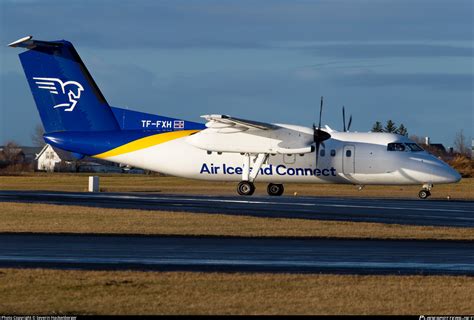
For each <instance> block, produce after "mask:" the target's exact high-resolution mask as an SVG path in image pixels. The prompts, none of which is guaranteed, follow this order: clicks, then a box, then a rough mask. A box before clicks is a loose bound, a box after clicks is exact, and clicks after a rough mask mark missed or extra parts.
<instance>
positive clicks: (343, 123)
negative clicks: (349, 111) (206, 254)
mask: <svg viewBox="0 0 474 320" xmlns="http://www.w3.org/2000/svg"><path fill="white" fill-rule="evenodd" d="M342 125H343V128H344V132H346V109H345V108H344V106H342Z"/></svg>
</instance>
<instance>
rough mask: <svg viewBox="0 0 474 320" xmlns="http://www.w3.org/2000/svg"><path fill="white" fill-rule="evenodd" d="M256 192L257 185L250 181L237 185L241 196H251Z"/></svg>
mask: <svg viewBox="0 0 474 320" xmlns="http://www.w3.org/2000/svg"><path fill="white" fill-rule="evenodd" d="M254 192H255V185H254V184H253V182H250V181H240V183H239V184H238V185H237V193H238V194H240V195H241V196H251V195H252V194H253V193H254Z"/></svg>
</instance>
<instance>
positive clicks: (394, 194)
mask: <svg viewBox="0 0 474 320" xmlns="http://www.w3.org/2000/svg"><path fill="white" fill-rule="evenodd" d="M100 176H101V187H102V189H103V191H107V192H149V193H155V192H160V193H180V194H183V193H184V194H214V195H235V194H236V191H235V187H236V183H235V182H210V181H196V180H189V179H182V178H175V177H161V176H154V175H151V176H147V175H128V174H106V175H100ZM87 177H88V174H64V173H53V174H46V173H34V174H20V175H15V176H1V177H0V189H2V190H58V191H86V188H87V179H88V178H87ZM473 186H474V178H466V179H463V180H462V181H461V182H460V183H457V184H448V185H436V186H435V188H434V189H433V191H432V198H438V199H445V198H446V197H447V196H448V195H449V196H450V197H451V198H452V199H471V200H472V199H474V189H473ZM420 188H421V186H383V187H381V186H366V187H365V188H364V189H363V190H362V191H358V190H357V188H356V187H355V186H352V185H334V184H295V183H288V184H285V190H286V191H285V194H287V195H293V194H294V193H295V192H297V193H298V195H307V196H310V195H311V196H351V197H391V198H400V197H403V198H413V199H415V198H417V196H418V191H419V190H420ZM256 194H266V184H264V183H257V191H256Z"/></svg>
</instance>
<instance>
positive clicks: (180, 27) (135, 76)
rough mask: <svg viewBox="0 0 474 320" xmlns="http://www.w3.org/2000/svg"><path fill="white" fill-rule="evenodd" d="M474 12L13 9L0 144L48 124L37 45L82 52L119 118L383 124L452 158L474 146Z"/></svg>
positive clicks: (2, 54) (455, 6) (148, 4)
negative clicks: (67, 44) (32, 64)
mask: <svg viewBox="0 0 474 320" xmlns="http://www.w3.org/2000/svg"><path fill="white" fill-rule="evenodd" d="M473 5H474V2H473V1H470V0H466V1H462V0H453V1H444V0H443V1H440V0H419V1H405V0H372V1H371V0H327V1H242V0H239V1H209V0H201V1H176V0H174V1H124V0H122V1H48V0H43V1H34V0H22V1H20V0H18V1H10V0H0V43H1V46H0V144H1V143H4V142H5V141H7V140H11V139H13V140H16V141H18V142H20V143H21V144H31V142H30V135H31V133H32V132H33V128H34V127H35V125H36V124H38V123H40V120H39V116H38V113H37V111H36V108H35V105H34V102H33V98H32V96H31V93H30V91H29V88H28V85H27V82H26V79H25V78H24V75H23V71H22V69H21V66H20V62H19V60H18V56H17V54H18V53H19V52H21V51H20V50H19V49H11V48H7V47H6V44H8V43H9V42H11V41H14V40H16V39H18V38H20V37H23V36H25V35H30V34H31V35H33V36H34V37H35V38H36V39H40V40H58V39H67V40H69V41H71V42H73V43H74V45H75V47H76V49H77V51H78V52H79V54H80V55H81V57H82V58H83V60H84V62H85V64H86V65H87V67H88V69H89V71H90V72H91V74H92V75H93V77H94V78H95V80H96V82H97V83H98V85H99V87H100V88H101V90H102V92H103V93H104V95H105V97H106V98H107V100H108V102H109V104H111V105H114V106H119V107H129V108H130V109H135V110H139V111H144V112H151V113H156V114H162V115H166V116H172V117H181V118H184V119H188V120H194V121H196V120H199V116H200V115H201V114H208V113H224V114H230V115H234V116H237V117H241V118H249V119H254V120H260V121H266V122H280V123H294V124H300V125H308V126H310V125H311V124H312V122H313V121H315V117H316V110H317V107H318V104H319V97H320V96H321V95H324V97H325V111H324V115H323V122H324V123H327V124H328V125H329V126H330V127H332V128H334V129H338V130H340V129H341V127H342V119H341V118H342V117H341V107H342V105H345V106H346V111H348V112H349V113H352V114H353V117H354V120H353V124H352V128H351V129H352V130H355V131H368V130H370V128H371V126H372V124H373V123H374V122H375V121H376V120H380V121H386V120H387V119H392V120H394V121H395V122H396V123H398V124H399V123H403V124H404V125H405V126H406V127H407V128H408V130H409V133H410V134H416V135H419V136H427V135H428V136H430V137H431V138H432V141H433V142H441V143H444V144H445V145H446V146H451V145H452V143H453V140H454V136H455V134H456V132H458V131H460V130H461V129H463V130H464V133H465V134H466V135H467V136H468V137H472V127H473V105H474V101H473V100H474V99H473V92H474V90H473V89H474V87H473V80H474V60H473V33H474V31H473V30H474V25H473V24H474V22H473V21H474V19H473V18H474V17H473V15H474V8H473Z"/></svg>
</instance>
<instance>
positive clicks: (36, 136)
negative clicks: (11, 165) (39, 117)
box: [31, 124, 46, 147]
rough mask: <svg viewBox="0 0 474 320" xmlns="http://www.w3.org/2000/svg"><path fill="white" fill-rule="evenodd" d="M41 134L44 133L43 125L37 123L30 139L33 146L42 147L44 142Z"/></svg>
mask: <svg viewBox="0 0 474 320" xmlns="http://www.w3.org/2000/svg"><path fill="white" fill-rule="evenodd" d="M43 134H44V129H43V126H42V125H40V124H37V125H36V126H35V128H34V130H33V133H32V134H31V141H32V142H33V145H34V146H36V147H42V146H44V145H45V144H46V143H45V142H44V139H43Z"/></svg>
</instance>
